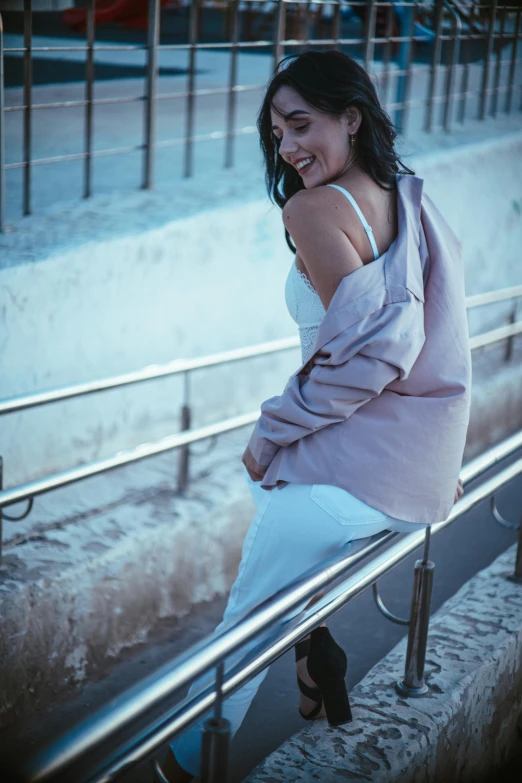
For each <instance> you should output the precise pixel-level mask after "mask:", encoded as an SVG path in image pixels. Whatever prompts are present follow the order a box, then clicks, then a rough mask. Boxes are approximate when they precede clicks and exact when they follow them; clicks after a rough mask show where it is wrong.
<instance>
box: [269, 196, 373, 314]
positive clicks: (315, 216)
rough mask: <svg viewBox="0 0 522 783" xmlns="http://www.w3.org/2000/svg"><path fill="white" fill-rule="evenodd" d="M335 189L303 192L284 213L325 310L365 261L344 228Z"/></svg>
mask: <svg viewBox="0 0 522 783" xmlns="http://www.w3.org/2000/svg"><path fill="white" fill-rule="evenodd" d="M328 191H333V189H332V188H326V187H321V188H315V189H313V190H310V191H307V190H300V191H299V192H298V193H296V194H295V195H294V196H292V198H291V199H289V200H288V202H287V203H286V205H285V207H284V209H283V222H284V225H285V228H286V229H287V231H288V233H289V234H290V236H291V237H292V239H293V241H294V244H295V246H296V248H297V252H298V253H299V256H300V258H301V259H302V261H303V263H304V265H305V267H306V271H307V273H308V276H309V277H310V280H311V281H312V284H313V286H314V288H315V290H316V291H317V293H318V294H319V297H320V298H321V301H322V303H323V305H324V308H325V309H328V306H329V304H330V302H331V300H332V297H333V295H334V294H335V292H336V290H337V287H338V285H339V283H340V282H341V280H342V279H343V277H346V275H349V274H351V272H354V271H355V270H356V269H358V268H359V267H361V266H362V265H363V264H362V261H361V259H360V257H359V254H358V253H357V251H356V250H355V248H354V246H353V245H352V243H351V242H350V240H349V239H348V237H347V235H346V234H345V233H344V231H343V229H342V227H341V221H340V216H339V213H338V203H337V200H336V199H335V194H333V193H330V192H328Z"/></svg>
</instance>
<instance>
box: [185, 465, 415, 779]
mask: <svg viewBox="0 0 522 783" xmlns="http://www.w3.org/2000/svg"><path fill="white" fill-rule="evenodd" d="M245 475H246V477H247V481H248V483H249V485H250V489H251V491H252V495H253V498H254V502H255V504H256V509H257V510H256V514H255V516H254V519H253V520H252V523H251V525H250V527H249V529H248V532H247V534H246V537H245V540H244V543H243V550H242V556H241V563H240V565H239V572H238V575H237V579H236V581H235V582H234V584H233V586H232V589H231V591H230V596H229V600H228V604H227V607H226V610H225V613H224V616H223V621H222V622H221V623H220V624H219V625H218V627H217V628H216V631H219V630H220V629H221V628H222V627H223V625H224V624H225V623H229V622H230V621H231V620H234V619H236V618H237V617H239V616H241V615H242V614H244V613H245V612H246V611H247V610H249V609H251V608H253V607H254V606H256V605H257V604H259V603H260V602H261V601H263V600H264V599H266V598H268V597H270V596H272V595H273V594H274V593H276V592H277V591H278V590H281V589H282V588H283V587H285V586H286V585H287V584H289V583H290V582H293V581H295V580H296V579H297V578H298V577H300V576H301V575H302V574H303V573H304V571H307V570H308V569H309V568H311V567H312V566H314V565H317V564H318V563H319V562H320V561H321V560H324V559H325V558H326V557H327V556H328V555H330V554H332V553H334V552H336V551H337V550H338V549H340V548H341V547H349V549H347V552H348V551H349V552H355V551H357V550H358V549H361V548H362V547H364V546H365V545H366V544H367V543H368V541H367V539H368V538H369V537H370V536H373V535H375V534H376V533H380V532H381V531H383V530H393V529H395V530H398V529H402V528H401V523H400V521H399V520H395V519H394V518H393V517H389V516H387V515H386V514H384V513H382V512H381V511H377V510H376V509H374V508H372V507H371V506H368V505H366V503H363V502H362V501H361V500H358V499H357V498H356V497H354V496H353V495H352V494H350V493H349V492H347V491H346V490H344V489H341V488H339V487H334V486H331V485H329V484H292V483H290V484H286V485H285V486H284V487H283V488H282V489H278V488H274V489H272V490H265V489H261V486H260V484H259V483H258V482H254V481H252V479H251V478H250V476H249V475H248V473H247V472H246V469H245ZM396 523H399V524H397V525H396ZM306 603H308V602H306ZM306 603H305V604H304V605H303V608H304V606H305V605H306ZM255 644H257V642H253V645H252V646H255ZM247 649H248V647H247V646H244V647H243V648H242V652H241V656H242V655H243V654H244V653H245V652H246V651H247ZM267 673H268V668H266V669H265V670H264V671H262V672H260V673H259V674H258V675H256V676H255V677H254V678H253V679H252V680H250V682H248V683H246V684H245V685H244V686H243V687H242V688H240V689H239V690H238V691H236V692H235V693H234V694H232V696H230V697H229V698H228V699H227V700H226V701H225V703H224V705H223V717H225V718H228V720H229V721H230V723H231V734H232V736H234V734H235V733H236V731H237V730H238V728H239V727H240V725H241V723H242V721H243V718H244V717H245V714H246V712H247V710H248V707H249V706H250V703H251V702H252V699H253V698H254V696H255V694H256V692H257V690H258V688H259V686H260V685H261V683H262V682H263V680H264V678H265V677H266V675H267ZM214 677H215V674H214V672H212V673H210V674H207V675H204V676H203V677H201V678H199V679H198V680H197V681H196V682H194V683H193V684H192V686H191V688H190V691H189V693H194V692H195V691H196V690H200V689H201V687H202V686H204V685H207V684H208V683H209V682H211V681H212V680H213V679H214ZM204 720H205V717H204V718H201V720H200V721H199V722H198V723H196V724H195V725H194V726H192V727H191V728H189V729H187V731H185V732H184V733H183V734H181V735H179V736H178V737H176V739H175V740H174V741H173V742H172V744H171V747H172V749H173V751H174V755H175V756H176V758H177V760H178V762H179V764H181V766H182V767H183V768H184V769H185V770H186V771H187V772H190V773H192V774H193V775H198V774H199V770H200V755H201V728H202V724H203V722H204Z"/></svg>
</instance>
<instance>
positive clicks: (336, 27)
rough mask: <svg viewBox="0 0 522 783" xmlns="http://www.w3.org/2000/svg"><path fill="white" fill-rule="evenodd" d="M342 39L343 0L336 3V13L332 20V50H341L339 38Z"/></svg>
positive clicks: (337, 0)
mask: <svg viewBox="0 0 522 783" xmlns="http://www.w3.org/2000/svg"><path fill="white" fill-rule="evenodd" d="M340 37H341V0H336V2H335V3H334V12H333V19H332V39H333V43H332V48H333V49H338V48H339V38H340Z"/></svg>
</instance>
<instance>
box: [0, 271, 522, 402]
mask: <svg viewBox="0 0 522 783" xmlns="http://www.w3.org/2000/svg"><path fill="white" fill-rule="evenodd" d="M518 297H522V285H516V286H512V287H510V288H501V289H499V290H498V291H488V292H486V293H483V294H475V295H473V296H469V297H466V309H468V310H470V309H472V308H474V307H479V306H482V305H486V304H494V303H498V302H503V301H506V300H507V299H517V298H518ZM521 331H522V322H515V323H514V324H510V325H509V326H505V327H499V328H498V329H495V330H492V331H490V332H485V333H484V334H482V335H477V336H475V337H472V338H471V339H470V345H471V346H472V350H474V349H475V348H480V347H482V346H483V345H489V344H490V343H492V342H496V341H497V340H504V339H506V338H509V337H513V336H514V335H516V334H520V333H521ZM297 347H299V337H284V338H280V339H277V340H270V341H268V342H264V343H258V344H257V345H249V346H246V347H245V348H234V349H232V350H229V351H220V352H218V353H214V354H210V355H209V356H201V357H199V358H196V359H174V360H173V361H171V362H167V363H165V364H151V365H148V366H147V367H143V368H142V369H141V370H133V371H131V372H127V373H122V374H120V375H113V376H110V377H108V378H100V379H96V380H93V381H85V382H83V383H75V384H71V385H69V386H61V387H57V388H54V389H47V390H44V391H41V392H34V393H32V394H21V395H17V396H16V397H9V398H6V399H4V400H0V415H3V414H7V413H17V412H19V411H22V410H28V409H29V408H35V407H37V406H40V405H48V404H49V403H53V402H62V401H63V400H68V399H72V398H74V397H80V396H83V395H85V394H94V393H96V392H101V391H108V390H109V389H116V388H120V387H123V386H129V385H131V384H134V383H143V382H144V381H151V380H154V379H158V378H165V377H171V376H173V375H179V374H180V373H185V372H190V371H192V370H200V369H205V368H207V367H213V366H215V365H221V364H228V363H230V362H235V361H240V360H242V359H251V358H254V357H256V356H265V355H267V354H271V353H278V352H280V351H288V350H290V349H293V348H297Z"/></svg>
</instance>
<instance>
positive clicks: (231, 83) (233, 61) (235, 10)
mask: <svg viewBox="0 0 522 783" xmlns="http://www.w3.org/2000/svg"><path fill="white" fill-rule="evenodd" d="M231 41H232V47H231V51H230V74H229V78H228V105H227V141H226V147H225V168H227V169H229V168H230V167H231V166H232V164H233V157H234V127H235V124H236V104H237V93H236V90H235V89H234V88H235V86H236V83H237V55H238V46H237V44H238V41H239V0H232V31H231Z"/></svg>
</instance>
